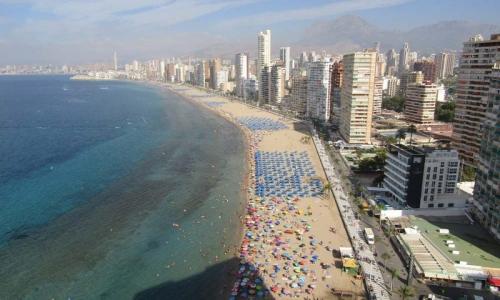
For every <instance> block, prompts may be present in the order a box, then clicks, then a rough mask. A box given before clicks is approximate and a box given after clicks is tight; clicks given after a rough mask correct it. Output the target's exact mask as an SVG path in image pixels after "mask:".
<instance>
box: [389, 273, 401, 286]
mask: <svg viewBox="0 0 500 300" xmlns="http://www.w3.org/2000/svg"><path fill="white" fill-rule="evenodd" d="M389 273H390V274H391V291H392V288H393V287H394V278H396V277H398V275H399V273H398V270H397V269H389Z"/></svg>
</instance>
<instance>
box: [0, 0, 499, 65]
mask: <svg viewBox="0 0 500 300" xmlns="http://www.w3.org/2000/svg"><path fill="white" fill-rule="evenodd" d="M499 11H500V0H330V1H327V0H267V1H266V0H164V1H162V0H140V1H139V0H0V64H13V63H16V64H20V63H56V64H63V63H68V64H73V63H88V62H94V61H101V62H102V61H107V60H110V59H111V57H112V53H113V51H114V50H115V49H116V51H117V52H118V56H119V59H121V60H131V59H134V58H137V59H144V58H151V57H168V56H172V55H179V54H181V53H188V52H192V50H193V49H202V48H205V47H207V46H210V45H213V44H217V43H224V42H227V41H234V43H241V45H242V49H241V50H247V49H245V48H246V47H248V46H249V45H253V42H254V40H255V39H256V38H255V35H256V32H257V31H259V30H261V29H265V28H270V29H272V30H273V40H278V41H287V40H290V41H293V39H294V36H295V37H296V36H297V35H300V34H302V32H303V29H304V28H305V27H306V26H307V25H308V24H310V23H311V22H314V21H318V20H324V19H333V18H335V17H338V16H341V15H345V14H353V15H359V16H361V17H363V18H365V19H366V20H367V21H369V22H371V23H373V24H375V25H377V26H379V27H381V28H387V29H394V28H396V29H397V28H400V29H402V30H404V29H408V28H412V27H415V26H419V25H423V24H430V23H435V22H438V21H443V20H470V21H475V22H482V23H491V24H498V23H499V20H498V19H499V17H498V12H499ZM294 33H296V34H295V35H294ZM243 47H244V48H243Z"/></svg>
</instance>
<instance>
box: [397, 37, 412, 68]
mask: <svg viewBox="0 0 500 300" xmlns="http://www.w3.org/2000/svg"><path fill="white" fill-rule="evenodd" d="M409 56H410V46H409V45H408V43H405V44H404V46H403V48H401V50H400V51H399V63H398V73H399V75H400V76H401V74H404V73H405V72H406V71H408V70H409V69H410V65H409V59H410V57H409Z"/></svg>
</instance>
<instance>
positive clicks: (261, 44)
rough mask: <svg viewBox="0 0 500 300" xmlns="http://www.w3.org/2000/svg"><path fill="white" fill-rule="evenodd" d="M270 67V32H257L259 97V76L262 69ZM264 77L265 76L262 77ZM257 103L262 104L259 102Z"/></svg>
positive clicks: (260, 85)
mask: <svg viewBox="0 0 500 300" xmlns="http://www.w3.org/2000/svg"><path fill="white" fill-rule="evenodd" d="M270 65H271V30H269V29H267V30H266V31H261V32H259V35H258V37H257V70H256V71H257V80H258V81H259V96H260V95H261V92H260V90H261V87H262V83H261V76H262V72H263V71H264V68H265V67H267V66H270ZM264 76H266V75H264ZM259 102H263V101H261V100H259Z"/></svg>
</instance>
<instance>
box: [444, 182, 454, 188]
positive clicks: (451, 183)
mask: <svg viewBox="0 0 500 300" xmlns="http://www.w3.org/2000/svg"><path fill="white" fill-rule="evenodd" d="M446 187H455V183H454V182H447V183H446Z"/></svg>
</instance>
